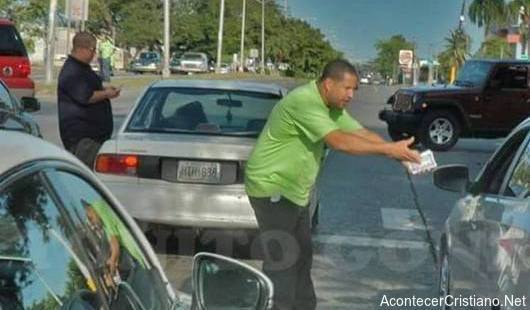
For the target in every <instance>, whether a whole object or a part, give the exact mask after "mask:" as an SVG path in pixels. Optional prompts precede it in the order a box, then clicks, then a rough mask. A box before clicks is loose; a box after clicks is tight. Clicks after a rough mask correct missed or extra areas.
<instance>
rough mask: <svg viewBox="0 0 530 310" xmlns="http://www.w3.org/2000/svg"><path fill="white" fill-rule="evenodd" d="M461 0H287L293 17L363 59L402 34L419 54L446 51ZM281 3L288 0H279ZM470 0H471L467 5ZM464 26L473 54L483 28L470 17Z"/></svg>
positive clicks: (425, 55) (354, 57)
mask: <svg viewBox="0 0 530 310" xmlns="http://www.w3.org/2000/svg"><path fill="white" fill-rule="evenodd" d="M462 1H463V0H287V4H288V8H289V13H290V15H291V16H293V17H296V18H300V19H303V20H305V21H307V22H309V23H310V24H311V25H313V26H315V27H317V28H319V29H320V30H321V31H322V32H323V33H324V34H325V35H326V37H327V38H328V40H329V41H330V42H331V44H332V45H333V47H335V48H336V49H338V50H340V51H342V52H343V53H344V54H345V56H346V57H347V58H349V59H350V60H352V61H356V62H364V61H368V60H371V59H374V58H375V57H376V49H375V47H374V44H375V43H376V42H377V41H378V40H385V39H389V38H390V37H391V36H393V35H395V34H402V35H404V36H405V38H407V40H409V41H414V42H416V44H417V46H418V54H419V57H420V58H430V57H429V56H431V55H433V53H434V54H438V53H439V52H441V51H442V50H444V49H445V48H444V45H445V42H444V38H445V37H447V36H448V35H449V31H450V30H452V29H455V28H456V27H457V26H458V20H459V16H460V10H461V8H462ZM277 2H278V3H279V4H280V5H284V4H285V2H286V1H285V0H277ZM470 2H471V0H467V1H466V3H467V5H469V3H470ZM465 12H466V16H465V22H464V29H465V30H466V32H467V33H468V34H469V35H470V36H471V40H472V53H474V52H475V51H477V49H478V48H479V47H480V44H481V42H482V41H483V39H484V31H483V29H480V28H478V27H476V26H475V25H474V24H472V23H471V21H470V20H469V18H468V17H467V6H466V9H465Z"/></svg>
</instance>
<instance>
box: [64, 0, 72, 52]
mask: <svg viewBox="0 0 530 310" xmlns="http://www.w3.org/2000/svg"><path fill="white" fill-rule="evenodd" d="M64 1H65V4H64V10H65V11H66V12H65V13H66V14H65V15H66V55H67V56H68V54H69V53H70V25H71V23H72V16H71V15H70V11H71V10H70V0H64Z"/></svg>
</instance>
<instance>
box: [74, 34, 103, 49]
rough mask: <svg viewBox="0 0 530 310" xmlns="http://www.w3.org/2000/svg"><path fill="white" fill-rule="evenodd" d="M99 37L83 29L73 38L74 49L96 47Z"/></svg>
mask: <svg viewBox="0 0 530 310" xmlns="http://www.w3.org/2000/svg"><path fill="white" fill-rule="evenodd" d="M96 44H97V39H96V37H95V36H94V35H93V34H91V33H88V32H86V31H81V32H78V33H76V34H75V36H74V40H73V49H74V50H75V49H78V48H94V47H96Z"/></svg>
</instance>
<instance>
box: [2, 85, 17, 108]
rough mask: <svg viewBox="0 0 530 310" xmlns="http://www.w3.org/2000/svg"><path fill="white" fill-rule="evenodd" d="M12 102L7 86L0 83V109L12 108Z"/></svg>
mask: <svg viewBox="0 0 530 310" xmlns="http://www.w3.org/2000/svg"><path fill="white" fill-rule="evenodd" d="M14 108H15V107H14V102H13V99H12V97H11V95H10V94H9V91H8V90H7V88H6V87H5V86H4V85H2V83H0V109H5V110H13V109H14Z"/></svg>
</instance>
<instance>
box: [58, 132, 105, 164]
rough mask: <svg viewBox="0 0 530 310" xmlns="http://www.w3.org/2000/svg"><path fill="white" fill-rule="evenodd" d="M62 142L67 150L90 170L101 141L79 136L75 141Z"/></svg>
mask: <svg viewBox="0 0 530 310" xmlns="http://www.w3.org/2000/svg"><path fill="white" fill-rule="evenodd" d="M63 144H64V147H65V148H66V150H68V152H70V153H72V154H74V156H75V157H77V158H78V159H79V160H80V161H82V162H83V163H84V164H85V165H87V166H88V168H90V169H91V170H92V169H93V168H94V164H95V161H96V156H97V155H98V151H99V148H100V147H101V145H102V144H103V141H100V140H96V139H92V138H81V139H80V140H79V141H78V142H77V143H64V142H63Z"/></svg>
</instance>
